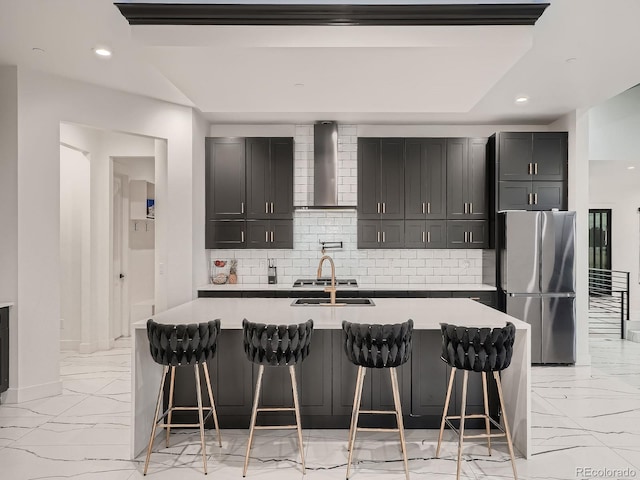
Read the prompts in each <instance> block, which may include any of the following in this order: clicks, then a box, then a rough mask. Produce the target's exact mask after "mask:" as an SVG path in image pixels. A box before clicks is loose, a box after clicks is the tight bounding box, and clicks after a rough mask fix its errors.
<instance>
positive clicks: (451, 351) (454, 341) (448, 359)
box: [436, 322, 518, 480]
mask: <svg viewBox="0 0 640 480" xmlns="http://www.w3.org/2000/svg"><path fill="white" fill-rule="evenodd" d="M440 326H441V330H442V357H441V358H442V360H443V361H444V362H445V363H446V364H447V365H449V366H450V367H451V375H450V376H449V386H448V387H447V396H446V398H445V403H444V412H442V422H441V423H440V435H439V436H438V448H437V449H436V457H439V456H440V445H441V443H442V433H443V432H444V426H445V424H446V425H448V426H449V428H451V429H452V430H453V431H454V432H455V433H456V435H457V436H458V462H457V463H458V465H457V472H456V479H457V480H459V479H460V467H461V462H462V448H463V445H464V441H465V439H470V438H486V439H487V447H488V449H489V455H491V438H494V437H506V438H507V446H508V448H509V455H510V456H511V466H512V468H513V478H514V479H516V480H517V479H518V472H517V471H516V462H515V458H514V455H513V444H512V442H511V432H510V431H509V423H508V422H507V416H506V413H505V409H504V396H503V395H502V384H501V383H500V372H501V371H502V370H504V369H505V368H507V367H508V366H509V365H510V364H511V356H512V354H513V342H514V340H515V336H516V327H515V326H514V325H513V323H511V322H507V325H506V326H505V327H502V328H493V329H491V328H470V327H462V326H456V325H451V324H446V323H441V324H440ZM458 369H460V370H464V378H463V383H462V404H461V407H460V415H459V416H453V415H447V413H448V412H449V400H450V399H451V389H452V387H453V381H454V378H455V374H456V371H457V370H458ZM469 372H480V373H482V389H483V396H484V413H483V414H474V415H466V406H467V382H468V379H469ZM487 373H492V374H493V378H494V379H495V380H496V385H497V387H498V396H499V398H500V410H501V411H502V420H503V422H504V428H503V427H502V426H500V425H499V424H498V423H497V422H495V421H494V420H493V419H492V418H491V417H490V416H489V405H488V403H489V402H488V399H487ZM468 418H483V419H484V421H485V431H486V433H483V434H478V435H465V434H464V423H465V420H466V419H468ZM451 420H460V428H459V429H457V428H455V426H454V425H453V424H452V423H451ZM491 425H493V426H494V427H496V428H497V429H498V430H500V432H501V433H491Z"/></svg>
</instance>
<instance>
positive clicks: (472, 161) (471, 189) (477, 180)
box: [466, 138, 489, 220]
mask: <svg viewBox="0 0 640 480" xmlns="http://www.w3.org/2000/svg"><path fill="white" fill-rule="evenodd" d="M467 174H468V175H469V178H468V182H467V189H468V191H467V202H468V203H469V206H468V215H467V217H466V218H472V219H483V220H484V219H487V218H489V201H488V200H489V198H488V197H489V195H488V192H489V189H488V188H487V139H486V138H471V139H469V165H468V167H467Z"/></svg>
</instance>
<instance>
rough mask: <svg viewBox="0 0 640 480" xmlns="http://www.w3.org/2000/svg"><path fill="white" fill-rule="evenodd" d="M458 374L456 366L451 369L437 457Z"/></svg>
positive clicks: (438, 452) (437, 452)
mask: <svg viewBox="0 0 640 480" xmlns="http://www.w3.org/2000/svg"><path fill="white" fill-rule="evenodd" d="M455 375H456V368H455V367H453V368H452V369H451V374H450V375H449V386H448V387H447V397H446V398H445V400H444V411H443V412H442V421H441V422H440V435H438V448H437V449H436V458H439V457H440V445H441V444H442V433H443V432H444V420H445V418H446V416H447V414H448V413H449V401H450V400H451V389H452V388H453V380H454V378H455Z"/></svg>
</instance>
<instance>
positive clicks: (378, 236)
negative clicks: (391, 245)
mask: <svg viewBox="0 0 640 480" xmlns="http://www.w3.org/2000/svg"><path fill="white" fill-rule="evenodd" d="M376 237H377V238H376V241H377V242H378V243H380V232H378V234H377V235H376Z"/></svg>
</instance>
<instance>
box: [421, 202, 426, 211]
mask: <svg viewBox="0 0 640 480" xmlns="http://www.w3.org/2000/svg"><path fill="white" fill-rule="evenodd" d="M422 213H425V212H424V202H422Z"/></svg>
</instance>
